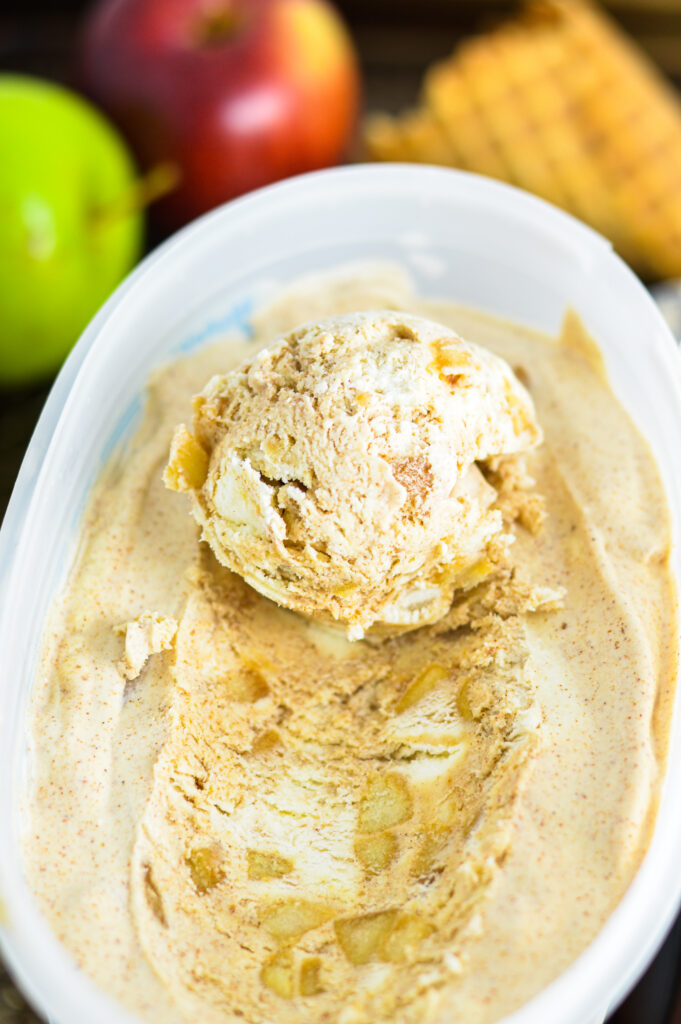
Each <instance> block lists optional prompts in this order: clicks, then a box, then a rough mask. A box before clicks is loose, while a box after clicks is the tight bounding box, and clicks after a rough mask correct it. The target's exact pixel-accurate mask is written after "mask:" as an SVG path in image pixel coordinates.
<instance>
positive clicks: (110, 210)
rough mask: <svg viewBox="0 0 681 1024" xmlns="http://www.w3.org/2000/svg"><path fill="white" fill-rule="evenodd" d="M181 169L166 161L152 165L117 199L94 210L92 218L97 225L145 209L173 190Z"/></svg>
mask: <svg viewBox="0 0 681 1024" xmlns="http://www.w3.org/2000/svg"><path fill="white" fill-rule="evenodd" d="M180 177H181V174H180V169H179V167H178V166H177V164H172V163H164V164H157V165H156V167H152V168H151V170H150V171H148V172H147V173H146V174H145V175H143V176H142V177H141V178H138V179H137V180H136V181H134V182H133V183H132V185H130V187H129V188H128V189H126V190H125V191H124V192H122V193H121V195H119V196H118V198H117V199H115V200H114V201H113V202H111V203H109V204H108V205H107V206H101V207H99V208H98V209H95V210H93V211H92V219H93V221H94V223H95V225H96V226H99V225H101V224H106V223H107V222H109V221H112V220H117V219H118V218H120V217H129V216H130V215H131V214H133V213H137V211H138V210H144V209H145V208H146V207H147V206H149V205H150V204H151V203H153V202H155V201H156V200H157V199H161V198H162V196H165V195H167V194H168V193H169V192H172V190H173V189H174V188H176V187H177V185H178V183H179V181H180Z"/></svg>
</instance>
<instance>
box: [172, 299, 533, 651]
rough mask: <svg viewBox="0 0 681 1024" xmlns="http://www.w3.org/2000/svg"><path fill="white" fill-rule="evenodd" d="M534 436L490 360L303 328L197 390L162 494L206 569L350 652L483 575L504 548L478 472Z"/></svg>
mask: <svg viewBox="0 0 681 1024" xmlns="http://www.w3.org/2000/svg"><path fill="white" fill-rule="evenodd" d="M540 439H541V431H540V429H539V427H538V425H537V422H536V419H535V415H534V408H533V405H532V400H531V399H530V397H529V395H528V393H527V392H526V390H525V388H524V387H523V386H522V384H520V382H519V381H518V380H517V378H516V377H515V375H514V374H513V372H512V371H511V369H510V367H509V366H508V365H507V364H506V363H505V362H504V361H503V360H502V359H500V358H499V357H498V356H495V355H493V354H492V353H491V352H489V351H485V350H484V349H482V348H480V347H478V346H476V345H472V344H469V343H467V342H465V341H463V340H462V339H461V338H460V337H458V335H456V334H455V333H454V332H453V331H452V330H451V329H449V328H447V327H444V326H443V325H441V324H438V323H434V322H433V321H431V320H426V319H425V318H423V317H418V316H410V315H408V314H405V313H399V312H394V311H377V312H373V311H370V312H363V313H357V314H350V315H345V316H340V317H334V318H331V319H325V320H322V321H319V322H312V323H308V324H304V325H303V326H302V327H299V328H297V329H295V330H293V331H291V332H289V333H287V334H285V335H284V336H283V337H280V338H279V339H277V340H275V341H274V343H273V344H271V345H270V346H268V347H267V348H266V349H264V350H263V351H261V352H260V353H258V354H257V355H256V356H255V357H254V358H253V359H252V360H250V361H249V362H247V363H246V364H245V365H243V366H240V367H239V368H237V369H235V370H233V371H231V372H230V373H228V374H225V375H220V376H216V377H213V379H212V380H211V381H210V382H209V383H208V385H207V386H206V387H205V388H204V390H203V391H202V392H201V394H199V395H198V396H197V397H196V398H195V399H194V421H193V432H192V433H190V432H189V431H188V430H187V428H186V427H185V426H181V427H180V428H179V429H178V430H177V432H176V434H175V437H174V440H173V445H172V452H171V459H170V463H169V465H168V468H167V470H166V474H165V480H166V483H167V484H168V486H170V487H172V488H175V489H178V490H188V491H189V493H190V494H191V497H192V509H193V513H194V516H195V518H196V520H197V522H198V523H199V524H200V526H201V528H202V535H203V538H204V540H206V541H207V542H208V543H209V544H210V546H211V548H212V549H213V552H214V553H215V555H216V556H217V558H218V559H219V561H220V562H222V564H223V565H225V566H226V567H227V568H229V569H232V570H233V571H235V572H238V573H239V574H240V575H241V576H243V578H244V579H245V580H247V582H248V583H249V584H250V585H251V586H253V587H255V589H256V590H258V591H259V592H260V593H262V594H264V595H265V596H267V597H269V598H271V599H272V600H274V601H276V602H277V603H279V604H281V605H284V606H285V607H288V608H291V609H293V610H294V611H297V612H300V613H302V614H304V615H307V616H311V617H314V618H326V619H332V620H334V621H337V622H339V623H340V624H343V625H344V626H346V627H347V628H348V632H349V635H350V636H354V637H357V636H361V635H362V634H363V632H364V631H365V630H366V629H368V628H369V627H371V626H374V625H375V626H377V627H379V628H380V627H383V631H384V632H385V631H386V629H393V630H395V629H397V630H399V629H404V628H414V627H416V626H420V625H423V624H424V623H429V622H434V621H436V620H437V619H439V618H440V617H441V616H442V615H443V614H444V613H445V611H446V610H447V608H448V607H449V605H450V604H451V600H452V595H453V593H454V591H455V590H458V589H465V588H467V587H470V586H472V585H474V584H475V583H479V582H480V581H481V580H482V579H484V578H485V577H486V576H487V575H489V573H490V572H491V571H493V569H494V567H495V566H496V565H497V564H498V562H499V561H500V558H501V557H502V555H503V552H504V550H505V547H506V545H507V544H508V542H509V541H510V540H511V537H510V535H508V534H504V533H503V532H502V515H501V512H500V510H499V509H498V508H497V507H495V504H494V503H495V500H496V497H497V494H496V490H495V489H494V487H492V486H491V485H490V483H489V482H488V481H487V480H486V478H485V475H484V464H485V463H486V462H488V461H489V460H493V459H494V458H495V457H496V456H503V455H510V454H512V453H516V452H521V451H527V450H529V449H530V448H532V447H534V446H535V445H536V444H537V443H538V442H539V441H540ZM480 464H483V465H482V470H483V471H482V472H481V468H480Z"/></svg>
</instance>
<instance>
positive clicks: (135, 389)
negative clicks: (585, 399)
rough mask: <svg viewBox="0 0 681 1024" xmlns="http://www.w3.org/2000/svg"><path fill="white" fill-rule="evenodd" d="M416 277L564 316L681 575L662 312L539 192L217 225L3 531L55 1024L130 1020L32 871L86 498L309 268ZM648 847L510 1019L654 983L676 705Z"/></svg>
mask: <svg viewBox="0 0 681 1024" xmlns="http://www.w3.org/2000/svg"><path fill="white" fill-rule="evenodd" d="M374 258H378V259H385V258H388V259H391V260H394V261H397V262H400V263H402V264H404V265H405V266H406V267H407V268H408V270H409V271H410V272H411V274H412V275H413V277H414V278H415V279H416V282H417V285H418V287H419V289H420V290H421V291H422V292H423V293H425V294H428V295H432V296H440V297H443V298H448V299H452V300H455V301H461V302H464V303H466V304H469V305H472V306H480V307H482V308H484V309H487V310H490V311H494V312H497V313H500V314H502V315H505V316H508V317H511V318H513V319H516V320H519V321H521V322H526V323H528V324H531V325H533V326H536V327H539V328H543V329H545V330H549V331H554V332H555V331H556V330H557V329H558V326H559V324H560V320H561V317H562V314H563V312H564V309H565V306H566V305H567V304H570V305H572V306H573V307H574V308H575V309H576V310H577V311H578V312H579V313H580V315H581V316H582V317H583V319H584V321H585V322H586V325H587V327H588V328H589V330H590V331H591V332H592V333H593V335H594V336H595V337H596V338H597V340H598V342H599V344H600V345H601V347H602V350H603V353H604V356H605V359H606V362H607V365H608V369H609V371H610V375H611V380H612V383H613V386H614V389H615V391H616V392H617V393H618V395H619V396H620V399H621V400H622V402H623V403H624V405H625V406H626V407H627V409H629V410H630V412H631V413H632V415H633V416H634V418H635V419H636V420H637V422H638V424H639V426H640V427H641V429H642V430H643V432H644V433H645V434H646V435H647V437H648V438H649V440H650V441H651V443H652V445H653V447H654V450H655V452H656V454H657V458H658V460H659V462H660V465H661V468H662V471H663V476H664V479H665V483H666V487H667V492H668V496H669V500H670V504H671V507H672V512H673V517H674V523H675V546H674V552H673V558H674V566H675V570H676V572H677V575H678V576H679V578H681V563H680V555H679V547H678V534H679V527H680V526H681V444H679V438H681V359H680V357H679V354H678V352H677V349H676V345H675V343H674V341H673V338H672V336H671V333H670V331H669V329H668V327H667V326H666V324H665V323H664V321H663V319H662V317H661V315H660V314H659V312H658V310H657V308H656V306H655V304H654V303H653V301H652V299H651V298H650V296H649V295H648V293H647V292H646V290H645V289H644V288H643V286H642V285H641V284H640V282H639V281H638V280H637V278H636V277H635V276H634V275H633V274H632V273H631V271H630V270H628V268H627V267H626V266H625V264H624V263H622V261H621V260H619V259H618V258H617V257H616V256H615V255H614V254H613V253H612V251H611V249H610V247H609V245H608V243H607V242H605V241H604V240H603V239H602V238H601V237H600V236H598V235H596V234H594V233H593V232H592V231H591V230H589V229H588V228H586V227H584V226H583V225H582V224H580V223H579V222H577V221H576V220H573V219H572V218H571V217H569V216H567V215H565V214H563V213H561V212H559V211H558V210H555V209H553V208H552V207H550V206H548V205H547V204H545V203H543V202H541V201H540V200H538V199H534V198H532V197H531V196H529V195H527V194H525V193H522V192H519V191H516V190H515V189H512V188H510V187H508V186H505V185H501V184H498V183H495V182H492V181H489V180H486V179H483V178H479V177H476V176H472V175H467V174H463V173H459V172H455V171H449V170H442V169H436V168H430V167H415V166H400V165H376V166H371V167H353V168H345V169H339V170H334V171H326V172H322V173H319V174H314V175H308V176H305V177H303V178H299V179H294V180H291V181H288V182H285V183H284V184H281V185H276V186H273V187H271V188H268V189H264V190H262V191H260V192H257V193H255V194H253V195H251V196H248V197H246V198H244V199H241V200H239V201H237V202H234V203H231V204H229V205H227V206H225V207H223V208H222V209H219V210H217V211H216V212H214V213H212V214H209V215H208V216H206V217H204V218H203V219H201V220H199V221H198V222H196V223H195V224H193V225H191V226H190V227H188V228H187V229H185V230H184V231H182V232H181V233H180V234H178V235H176V236H175V237H174V238H172V239H171V240H170V241H169V242H167V243H166V244H165V245H163V246H162V247H161V248H160V249H159V250H157V251H156V252H155V253H153V254H152V255H151V256H150V257H148V258H147V259H146V260H145V261H144V263H142V264H141V266H140V267H139V268H138V269H137V270H136V271H135V272H134V273H133V274H132V275H131V276H130V277H129V278H128V279H127V281H125V283H124V284H123V285H122V286H121V287H120V288H119V289H118V291H117V292H116V293H115V294H114V295H113V296H112V298H111V299H110V300H109V301H108V302H107V303H106V305H105V306H104V307H103V309H102V310H101V311H100V312H99V314H98V315H97V316H96V317H95V319H94V320H93V322H92V323H91V324H90V326H89V327H88V328H87V330H86V331H85V333H84V335H83V336H82V338H81V339H80V341H79V342H78V344H77V346H76V347H75V349H74V351H73V353H72V354H71V356H70V357H69V359H68V361H67V363H66V365H65V366H64V368H63V370H62V372H61V374H60V375H59V378H58V380H57V382H56V384H55V386H54V388H53V390H52V393H51V394H50V397H49V399H48V402H47V404H46V406H45V409H44V412H43V414H42V416H41V419H40V422H39V423H38V426H37V428H36V431H35V434H34V437H33V440H32V442H31V445H30V448H29V450H28V453H27V455H26V459H25V461H24V464H23V466H22V469H21V473H20V474H19V479H18V481H17V484H16V487H15V490H14V494H13V497H12V501H11V503H10V507H9V510H8V513H7V516H6V519H5V523H4V526H3V529H2V533H1V535H0V573H1V577H0V651H1V652H2V654H1V656H0V708H1V709H2V713H1V714H2V717H1V720H0V752H1V755H2V763H1V766H0V767H1V770H0V821H1V822H2V824H1V826H0V896H1V905H2V915H1V916H2V922H3V926H2V951H3V954H4V956H5V958H6V960H7V962H8V964H9V965H10V967H11V969H12V971H13V972H14V974H15V976H16V978H17V980H18V981H19V983H20V984H21V986H22V987H23V989H24V990H25V992H26V994H27V995H28V997H29V998H30V999H31V1001H32V1002H33V1003H34V1004H35V1005H36V1007H37V1008H38V1009H39V1010H41V1011H42V1012H43V1013H44V1014H45V1015H47V1016H49V1017H50V1019H51V1020H53V1021H56V1022H58V1024H93V1022H95V1021H96V1022H97V1024H123V1022H124V1021H128V1022H130V1021H131V1020H132V1018H131V1017H130V1016H129V1015H127V1014H126V1013H125V1012H124V1011H123V1010H121V1009H120V1007H118V1006H117V1005H115V1004H114V1003H113V1002H112V1001H111V1000H109V999H108V998H107V997H106V996H104V995H103V994H102V993H101V992H100V990H99V989H97V988H96V987H95V986H94V985H93V984H92V983H91V982H89V981H88V979H87V978H86V977H84V976H83V974H82V972H80V971H79V970H78V969H77V968H76V966H75V964H74V963H73V962H72V961H71V960H70V958H69V956H68V954H67V953H66V951H65V950H64V949H63V947H61V946H60V945H59V943H58V942H57V940H56V939H55V938H54V937H53V935H52V934H51V932H50V930H49V928H48V926H47V924H46V922H45V921H44V920H43V918H42V917H41V915H40V913H39V911H38V909H37V907H36V904H35V902H34V900H33V898H32V896H31V893H30V892H29V890H28V888H27V885H26V883H25V880H24V877H23V874H22V863H21V850H20V841H19V840H20V832H21V826H22V818H21V812H22V801H23V795H24V793H25V791H26V786H27V780H28V764H27V761H28V758H27V751H26V732H27V727H26V716H27V707H28V701H29V692H30V689H31V681H32V678H33V675H34V671H35V665H36V658H37V653H38V648H39V643H40V638H41V630H42V628H43V623H44V620H45V615H46V612H47V610H48V607H49V604H50V600H51V599H52V597H53V596H54V594H55V593H56V592H57V590H58V588H59V587H60V586H61V585H62V584H63V582H64V579H65V575H66V573H67V571H68V569H69V566H70V563H71V559H72V557H73V553H74V548H75V542H76V537H77V532H78V527H79V520H80V516H81V514H82V510H83V506H84V502H85V500H86V497H87V494H88V491H89V489H90V487H91V485H92V483H93V481H94V480H95V479H96V477H97V474H98V472H99V469H100V467H101V466H102V463H103V461H104V460H105V459H106V457H107V455H108V454H109V453H110V452H111V449H112V447H113V445H115V444H116V443H118V442H119V441H121V439H124V438H125V437H126V436H128V435H129V434H130V433H131V432H132V430H133V429H134V426H135V422H136V419H137V416H138V415H139V412H140V409H141V393H142V390H143V387H144V382H145V380H146V378H147V374H148V372H149V371H150V370H151V369H152V368H153V367H154V366H155V365H156V364H158V363H159V362H160V361H162V360H165V359H167V358H168V357H169V356H170V355H172V354H173V353H175V352H177V351H178V350H181V349H186V348H189V347H194V346H196V345H198V344H201V343H202V342H203V341H205V340H206V339H207V338H209V337H212V336H213V335H216V334H219V333H221V332H222V331H224V330H225V328H226V327H228V326H243V327H246V326H247V322H248V314H249V310H250V309H251V308H252V305H253V303H254V302H257V301H259V299H260V298H262V296H263V295H264V294H265V293H266V292H268V291H270V290H272V289H274V288H276V287H279V286H281V285H283V284H285V283H286V282H287V281H289V280H291V279H293V278H295V277H296V276H298V275H299V274H301V273H303V272H309V271H311V270H319V269H322V268H324V267H332V266H334V265H337V264H341V263H344V262H347V261H350V260H357V259H374ZM677 698H678V699H677V709H676V714H675V719H674V725H673V734H672V741H671V747H670V758H669V766H668V772H667V778H666V783H665V786H664V790H663V795H662V802H661V806H660V811H659V816H658V821H657V826H656V829H655V834H654V837H653V840H652V843H651V846H650V849H649V852H648V854H647V856H646V858H645V860H644V862H643V864H642V866H641V868H640V870H639V872H638V874H637V875H636V878H635V879H634V881H633V883H632V885H631V886H630V888H629V890H628V891H627V893H626V895H625V896H624V898H623V900H622V901H621V903H620V905H619V906H618V907H617V909H616V910H615V912H614V913H613V915H612V917H611V918H610V919H609V921H608V922H607V923H606V925H605V927H604V928H603V930H602V931H601V933H600V934H599V935H598V937H597V938H596V940H595V941H594V942H593V943H592V945H591V946H590V947H589V948H588V949H587V950H586V951H585V952H584V954H583V955H582V956H581V957H580V958H579V959H578V960H577V961H576V962H575V963H574V964H573V966H572V967H570V968H569V969H568V970H567V971H566V972H565V973H564V974H563V975H561V976H560V977H559V978H558V979H557V980H556V981H555V982H554V983H553V984H551V985H550V986H549V987H548V988H546V989H544V990H543V991H542V992H541V993H540V994H539V995H538V996H537V997H536V998H535V999H533V1000H532V1001H531V1002H530V1003H528V1004H527V1005H526V1006H525V1007H524V1008H523V1009H522V1010H520V1011H518V1012H517V1013H515V1014H514V1015H512V1016H511V1017H509V1018H508V1021H509V1022H510V1021H512V1022H513V1024H546V1022H547V1021H550V1022H551V1024H586V1022H591V1021H594V1022H595V1021H597V1020H599V1019H602V1017H603V1016H604V1014H605V1012H606V1010H607V1009H608V1008H609V1007H612V1006H614V1005H615V1004H616V1003H617V1002H618V1001H619V1000H620V999H621V998H623V996H624V995H625V993H626V992H627V990H628V989H629V988H630V987H631V986H632V985H633V984H634V983H635V981H636V980H637V978H638V977H639V975H640V974H641V973H642V971H643V970H644V969H645V967H646V965H647V964H648V962H649V960H650V959H651V957H652V956H653V954H654V952H655V950H656V949H657V947H658V945H659V944H660V942H661V941H662V939H663V937H664V935H665V933H666V931H667V928H668V927H669V925H670V923H671V921H672V919H673V916H674V914H675V912H676V910H677V907H678V904H679V900H680V897H681V870H680V868H679V865H681V815H680V814H679V813H678V800H679V792H680V789H681V715H680V714H679V709H678V705H679V702H680V701H681V692H679V694H677Z"/></svg>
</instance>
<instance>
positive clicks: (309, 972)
mask: <svg viewBox="0 0 681 1024" xmlns="http://www.w3.org/2000/svg"><path fill="white" fill-rule="evenodd" d="M321 967H322V962H321V960H320V959H319V957H318V956H311V957H308V959H307V960H303V963H302V965H301V968H300V994H301V996H316V995H317V993H318V992H322V991H323V986H322V983H321V978H320V973H321Z"/></svg>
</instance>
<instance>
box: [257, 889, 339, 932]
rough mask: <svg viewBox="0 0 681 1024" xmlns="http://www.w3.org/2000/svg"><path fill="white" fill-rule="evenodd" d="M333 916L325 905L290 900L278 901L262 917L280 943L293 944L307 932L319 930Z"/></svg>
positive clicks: (267, 927)
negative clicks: (314, 929)
mask: <svg viewBox="0 0 681 1024" xmlns="http://www.w3.org/2000/svg"><path fill="white" fill-rule="evenodd" d="M332 916H333V912H332V911H331V909H330V907H328V906H327V904H325V903H315V902H313V901H312V900H299V899H288V900H278V901H277V902H276V903H272V904H271V905H270V906H269V907H267V908H266V909H265V911H264V913H263V915H262V923H263V924H264V926H265V928H266V929H267V931H268V932H269V933H270V935H273V936H274V938H275V939H277V940H278V941H279V942H291V941H294V940H296V939H298V938H300V936H301V935H304V934H305V932H309V931H311V930H312V929H313V928H319V926H320V925H322V924H324V923H325V922H326V921H328V920H329V919H330V918H331V917H332Z"/></svg>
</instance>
